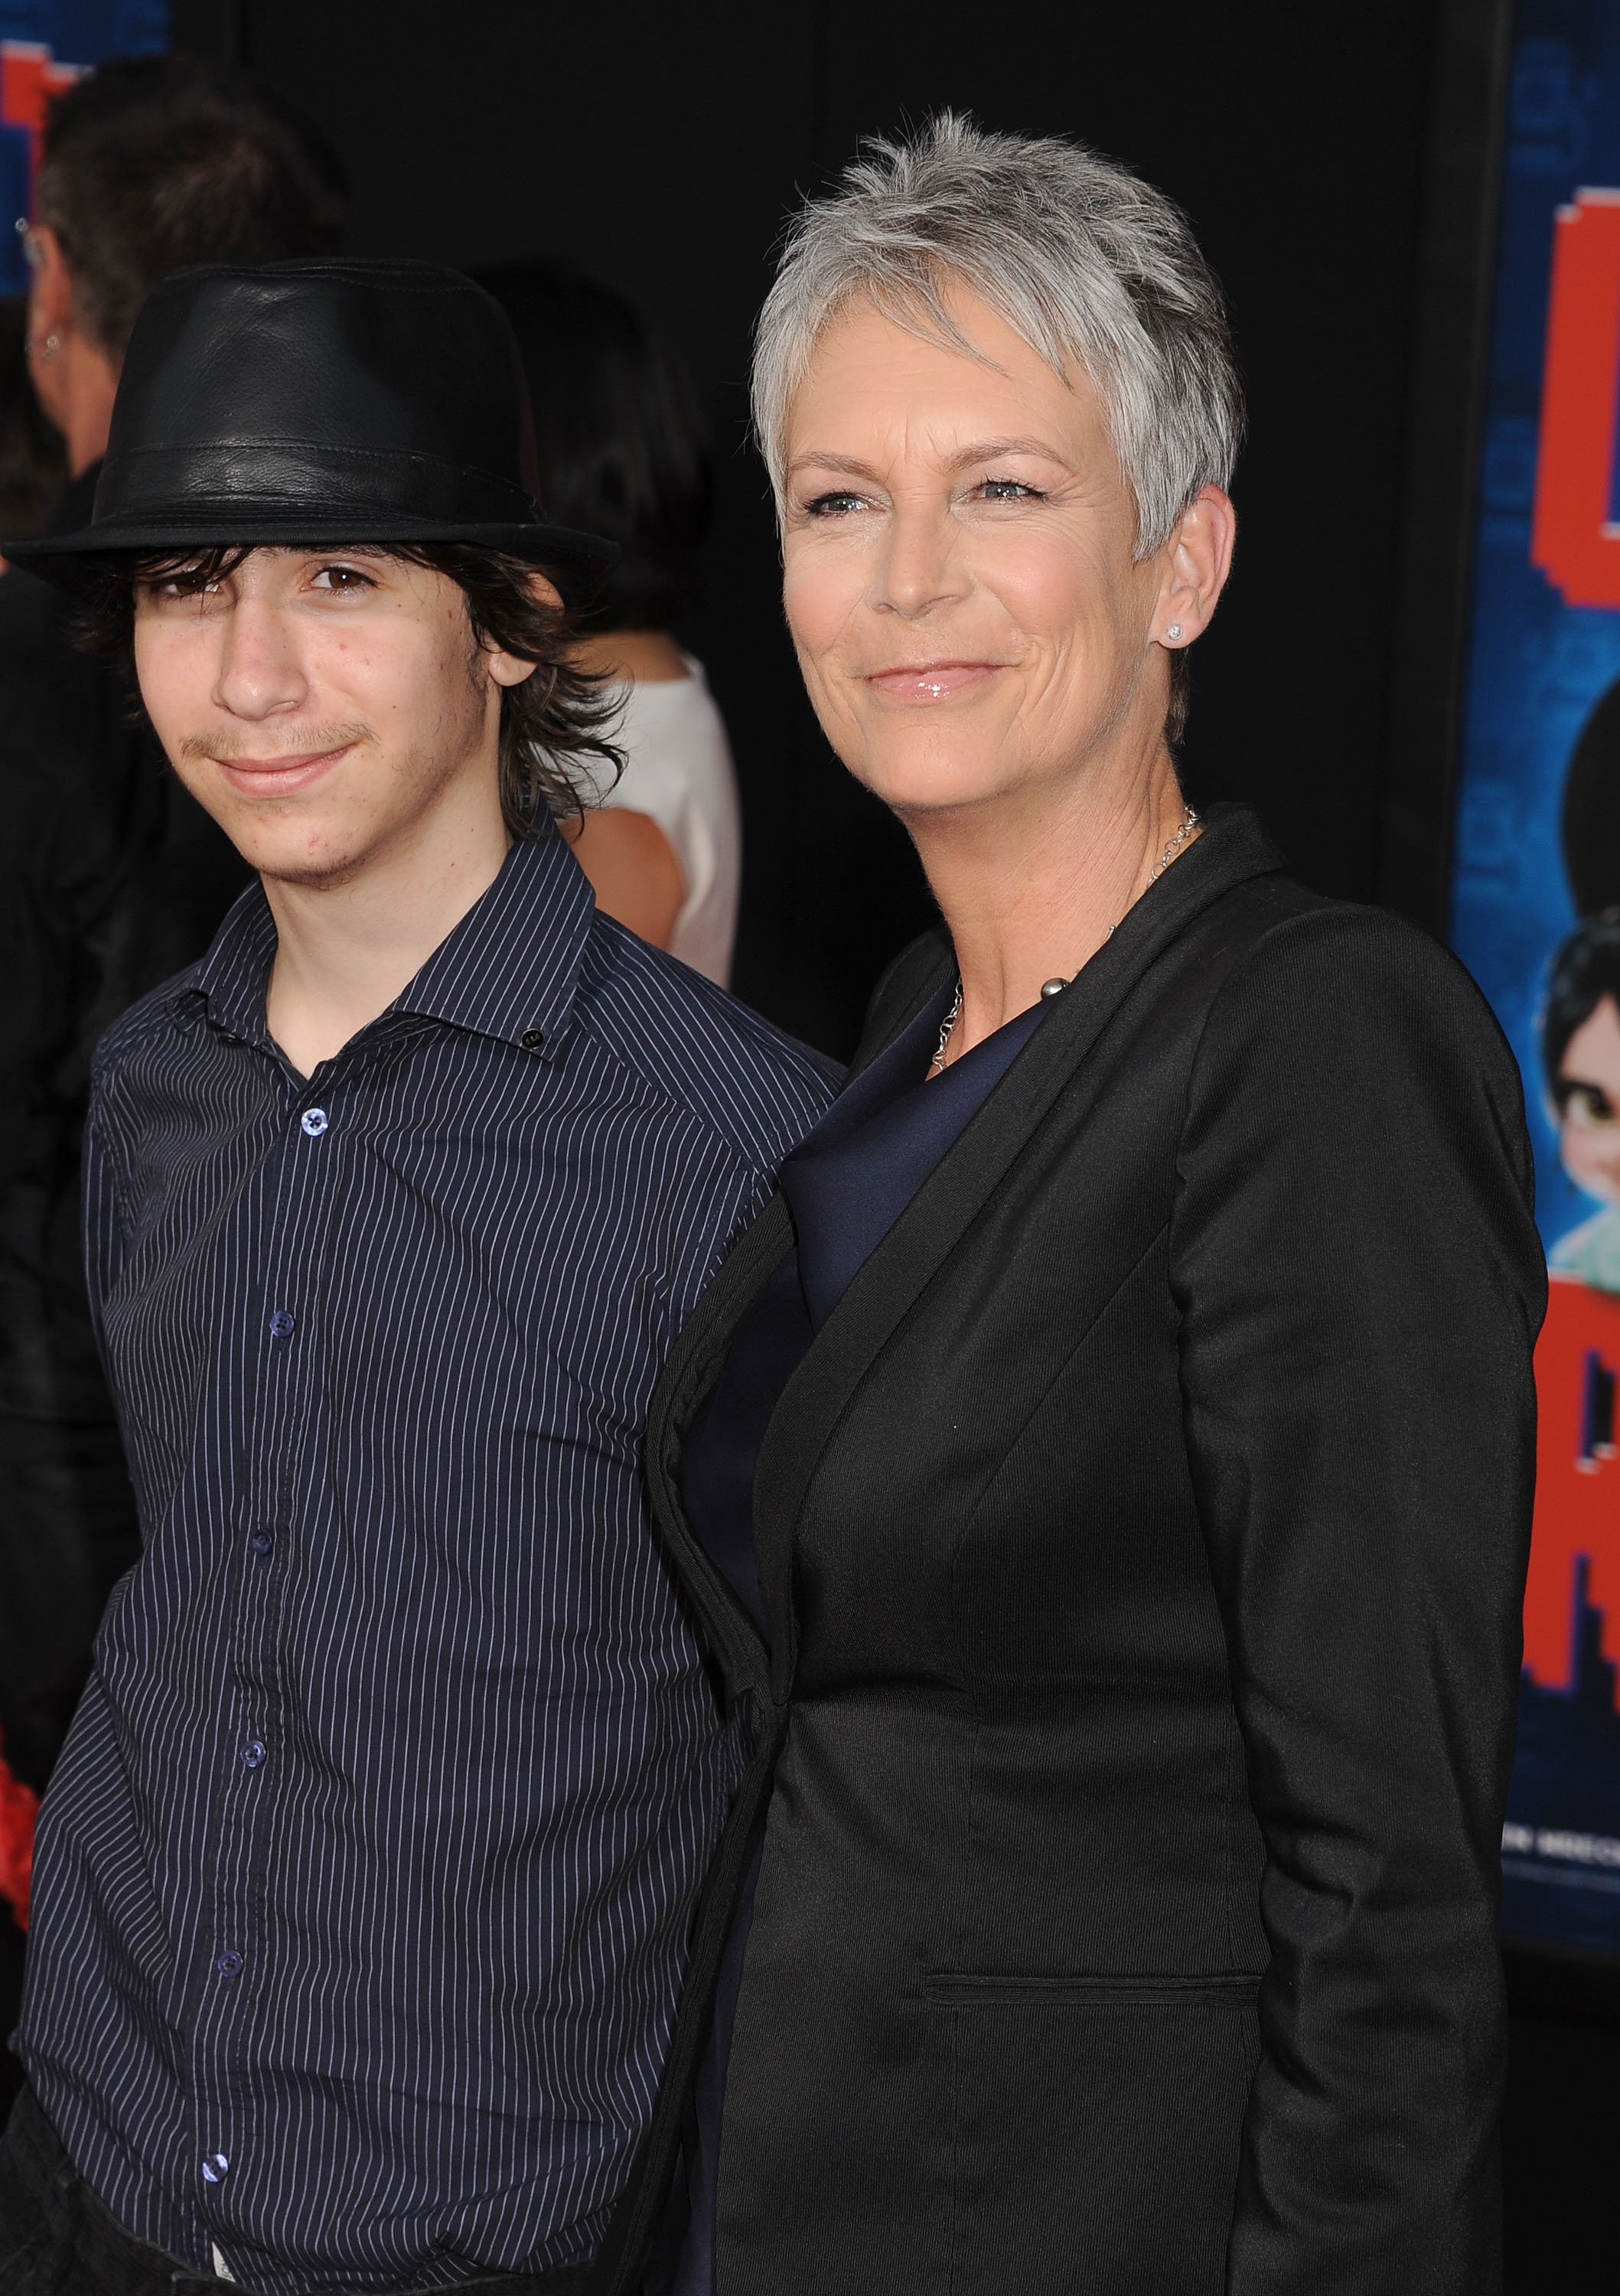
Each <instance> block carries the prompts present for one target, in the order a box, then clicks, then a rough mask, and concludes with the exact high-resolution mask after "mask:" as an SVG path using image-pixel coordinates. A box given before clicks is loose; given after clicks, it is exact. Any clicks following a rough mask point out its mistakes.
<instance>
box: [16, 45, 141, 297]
mask: <svg viewBox="0 0 1620 2296" xmlns="http://www.w3.org/2000/svg"><path fill="white" fill-rule="evenodd" d="M167 47H168V0H0V295H20V294H21V293H23V291H25V289H26V288H27V286H28V274H27V269H26V266H25V264H24V260H23V250H22V242H21V237H20V234H19V233H18V231H17V230H16V228H15V226H16V225H17V224H18V223H19V222H20V221H26V219H27V217H28V216H29V212H30V196H31V190H32V185H33V180H34V170H35V168H36V167H37V164H38V158H39V131H40V129H41V128H42V127H44V125H45V111H46V108H47V106H48V105H49V103H50V101H51V99H52V97H53V95H56V94H60V92H61V89H63V88H64V87H69V86H71V85H72V83H73V82H74V80H75V79H77V78H78V75H79V73H80V72H81V71H83V70H85V69H86V66H87V65H90V64H99V63H105V62H106V61H107V59H108V58H109V57H110V56H151V55H157V54H160V53H161V52H162V51H163V50H164V49H165V48H167Z"/></svg>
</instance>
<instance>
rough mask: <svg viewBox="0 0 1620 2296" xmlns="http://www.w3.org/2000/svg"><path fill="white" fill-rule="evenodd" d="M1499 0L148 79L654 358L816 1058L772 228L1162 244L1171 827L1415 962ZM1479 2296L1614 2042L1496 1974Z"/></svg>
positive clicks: (491, 25)
mask: <svg viewBox="0 0 1620 2296" xmlns="http://www.w3.org/2000/svg"><path fill="white" fill-rule="evenodd" d="M174 13H175V21H176V38H177V41H178V42H179V44H180V45H189V46H192V47H195V48H198V49H200V50H203V51H206V52H209V53H214V54H217V55H223V56H227V57H231V58H233V59H235V60H239V61H245V62H247V63H249V64H250V66H251V67H252V69H253V70H256V71H257V72H258V73H259V74H260V75H261V76H262V77H263V78H266V79H267V80H268V81H270V82H271V83H272V84H273V85H274V86H276V87H278V88H280V89H281V90H282V92H283V93H285V94H287V95H289V96H290V97H291V98H293V99H294V100H295V101H296V102H299V103H300V104H301V105H302V106H303V107H304V108H305V109H306V110H307V111H309V112H310V113H311V114H312V115H313V116H314V117H315V119H317V120H318V121H319V122H320V123H321V124H322V125H323V127H325V129H326V130H327V132H328V134H329V135H331V139H332V141H333V143H335V144H336V145H337V146H338V148H339V149H340V151H341V152H343V154H344V156H345V158H346V159H347V160H348V164H349V166H350V168H351V169H352V171H353V174H354V177H355V183H356V193H357V209H356V225H355V230H354V234H353V244H354V246H355V248H356V250H360V251H366V252H374V253H409V254H417V255H423V256H430V257H435V258H440V259H443V260H446V261H450V262H454V263H459V264H462V265H466V266H476V265H479V264H482V263H487V262H494V261H498V260H502V259H504V258H514V257H519V256H521V255H523V254H525V253H528V252H530V251H532V250H548V251H555V252H558V253H563V254H566V255H568V256H569V257H570V258H573V259H575V260H577V261H579V262H581V263H584V264H585V265H587V266H592V267H593V268H595V269H597V270H599V271H601V273H603V274H604V275H607V276H609V277H610V278H612V279H614V280H616V281H618V283H620V284H622V285H623V286H625V287H626V288H627V289H629V290H630V291H633V292H634V293H635V294H636V295H637V296H639V297H640V298H641V299H642V301H643V302H644V303H645V304H646V305H647V306H648V307H649V308H650V310H651V311H652V312H653V313H654V314H655V315H656V316H658V318H659V320H660V321H661V322H662V323H663V324H664V325H665V326H666V328H667V330H668V332H670V333H671V334H672V335H673V336H674V338H675V340H676V341H677V342H678V343H679V344H680V345H681V347H682V348H683V351H684V352H685V354H686V357H687V358H688V359H689V361H690V362H691V366H692V368H693V370H694V372H695V373H696V374H697V376H698V379H699V381H700V385H701V387H702V389H703V391H704V394H705V397H706V398H707V401H708V406H709V408H710V411H711V414H712V416H713V419H714V422H715V426H716V432H717V435H718V438H719V439H720V442H721V447H722V460H723V481H722V490H721V504H720V512H719V518H718V521H717V527H716V536H715V540H714V545H713V549H712V552H711V557H710V566H709V582H708V594H707V596H706V599H705V601H704V603H703V605H702V607H701V608H700V611H698V612H697V613H696V614H695V615H694V616H693V618H692V620H691V626H690V627H689V629H688V631H687V632H686V635H687V636H688V638H689V640H690V642H691V644H692V645H693V647H694V648H695V650H696V651H697V652H699V653H700V655H701V656H702V658H703V660H705V662H706V663H707V665H708V669H709V672H710V675H711V677H712V680H713V683H714V685H715V688H716V693H717V694H718V696H719V698H720V700H721V702H722V705H723V707H724V710H725V713H726V717H727V719H728V722H729V724H730V726H731V729H732V739H733V742H734V746H735V748H736V751H737V757H738V765H739V770H740V777H741V780H742V783H743V797H744V806H745V823H746V832H747V838H748V854H747V868H746V878H745V892H744V906H743V917H742V927H741V934H740V943H739V952H738V964H737V981H736V985H737V987H738V988H739V990H740V993H741V994H742V995H744V996H747V997H748V998H749V1001H750V1002H752V1003H754V1004H756V1005H758V1006H760V1007H761V1008H762V1009H763V1010H764V1011H765V1012H767V1013H770V1014H771V1015H772V1016H773V1018H775V1019H777V1020H779V1021H781V1022H782V1023H783V1024H784V1025H786V1026H788V1027H790V1028H791V1029H795V1030H797V1031H798V1033H800V1034H802V1035H805V1036H807V1037H812V1038H813V1039H814V1040H815V1041H817V1042H818V1043H820V1044H822V1045H823V1046H827V1047H828V1048H829V1049H830V1050H834V1051H838V1050H842V1049H843V1048H845V1047H846V1046H847V1045H848V1044H849V1042H850V1041H851V1038H852V1035H853V1032H854V1029H855V1026H856V1023H857V1021H858V1017H859V1013H860V1011H861V1007H862V1005H863V1000H864V997H865V995H866V991H867V989H868V988H869V986H870V984H871V980H872V978H873V976H874V975H875V973H876V972H877V970H878V969H879V967H880V964H881V963H882V962H883V960H884V959H885V957H886V956H887V955H888V954H889V952H890V951H891V950H892V949H893V948H895V947H897V946H898V945H899V944H900V943H901V942H902V941H903V940H904V939H905V938H906V937H907V936H908V935H909V934H910V933H911V932H912V931H914V930H915V929H916V927H917V925H918V923H919V922H920V920H921V919H922V918H923V917H925V916H926V915H927V914H928V903H927V895H926V890H925V889H924V888H923V886H922V885H921V883H920V878H919V874H918V872H917V869H916V866H915V864H914V861H913V860H912V856H911V853H910V849H909V847H908V845H907V844H906V841H905V840H904V838H903V837H902V836H901V835H900V834H898V832H896V830H895V828H894V826H893V824H891V823H889V822H888V820H887V819H886V818H885V817H884V816H882V815H881V813H880V810H879V808H876V807H875V806H874V805H873V804H872V803H871V801H870V800H869V799H866V798H865V797H864V796H863V794H862V793H861V792H860V791H857V790H856V789H855V787H854V786H853V785H852V784H851V783H849V781H848V780H847V776H845V775H843V773H842V772H841V769H840V768H839V767H838V766H837V765H836V763H835V762H834V761H833V760H832V759H831V758H830V756H829V754H828V752H827V750H826V749H825V746H824V744H823V743H822V741H821V739H820V736H819V734H818V733H817V731H816V729H815V726H814V722H813V721H812V720H811V718H810V717H809V714H808V711H807V709H806V706H805V703H804V701H803V698H802V696H801V694H800V693H799V690H798V682H797V678H796V676H795V673H794V668H793V664H792V660H791V657H790V652H789V649H788V646H787V644H786V641H785V639H784V637H783V635H782V632H781V622H780V617H779V613H778V609H777V603H776V594H775V576H776V561H775V545H774V538H773V531H772V526H771V520H770V515H769V512H768V507H767V504H766V501H765V487H764V480H763V477H762V474H761V472H760V471H759V468H758V465H757V462H756V461H755V459H754V458H753V456H752V455H751V453H750V452H749V450H748V448H747V447H746V444H745V439H744V389H745V373H746V365H747V355H748V339H749V323H750V320H751V317H752V315H753V312H754V310H755V308H756V307H757V303H758V300H759V298H760V296H761V294H762V292H763V290H764V286H765V280H766V278H767V275H768V268H769V250H770V247H771V243H772V241H773V237H774V235H775V234H776V232H777V230H778V228H779V226H780V224H781V217H782V216H783V213H784V211H785V210H786V209H787V207H788V206H789V205H790V202H791V201H792V200H793V199H794V197H795V195H796V193H798V192H800V191H804V190H808V189H812V188H814V187H815V186H817V185H819V184H822V183H824V182H825V181H826V180H827V179H828V177H829V176H830V174H831V173H833V172H834V171H835V170H836V168H838V167H839V164H840V163H841V162H842V161H843V160H845V159H846V158H847V156H848V154H849V153H850V152H851V150H852V149H853V147H854V145H855V141H856V139H857V137H858V136H859V135H862V134H863V133H867V132H871V131H881V130H883V129H886V128H892V127H895V126H896V125H898V124H900V123H902V122H903V121H904V120H905V119H917V118H919V117H920V116H922V115H924V114H926V113H927V112H928V111H930V110H932V109H933V108H935V107H937V106H938V105H941V104H945V103H950V104H955V105H959V106H962V107H965V108H968V109H970V110H971V111H974V112H975V113H976V114H977V116H978V118H980V119H983V120H984V121H986V123H987V124H990V125H993V126H998V127H1013V128H1019V129H1023V130H1027V131H1036V132H1040V131H1056V132H1060V133H1065V134H1078V135H1084V136H1085V137H1088V138H1089V139H1091V140H1092V141H1093V142H1094V143H1098V144H1100V146H1102V147H1103V148H1104V149H1106V150H1108V151H1109V152H1115V153H1117V154H1118V155H1119V156H1121V157H1123V158H1125V159H1126V160H1129V161H1131V162H1132V163H1133V165H1135V166H1137V167H1138V168H1141V170H1142V171H1143V172H1144V173H1145V174H1147V175H1148V176H1150V177H1151V178H1152V179H1153V180H1154V181H1156V182H1158V183H1159V184H1163V185H1164V186H1165V187H1166V189H1167V190H1169V191H1170V192H1171V193H1173V194H1174V196H1175V197H1176V198H1177V199H1179V200H1180V201H1182V204H1183V205H1184V206H1185V207H1186V209H1188V211H1189V213H1190V216H1191V217H1192V219H1193V222H1194V225H1195V226H1196V228H1197V229H1198V232H1199V236H1200V238H1201V240H1202V242H1203V243H1204V245H1205V247H1206V249H1207V251H1208V253H1209V255H1210V256H1211V258H1212V259H1213V261H1214V262H1215V266H1216V268H1217V269H1218V270H1219V272H1220V274H1221V275H1222V277H1223V280H1224V282H1225V283H1226V286H1227V289H1228V291H1229V294H1230V296H1231V302H1232V307H1233V311H1234V316H1235V318H1236V323H1237V330H1238V335H1239V340H1240V348H1241V350H1242V353H1243V357H1244V360H1245V364H1246V366H1247V369H1248V381H1249V389H1250V401H1251V437H1250V443H1249V446H1248V450H1247V452H1246V454H1245V455H1244V457H1243V461H1242V463H1241V465H1240V471H1239V476H1238V480H1237V485H1236V488H1235V492H1236V496H1237V501H1238V507H1239V512H1240V544H1239V554H1238V564H1237V571H1236V574H1235V576H1234V579H1233V582H1232V586H1231V591H1230V593H1229V594H1228V598H1227V600H1226V602H1225V603H1224V604H1223V608H1222V611H1221V615H1220V617H1219V619H1218V621H1217V623H1216V625H1215V629H1214V631H1213V632H1212V633H1211V635H1210V636H1209V637H1208V638H1207V639H1206V640H1205V641H1204V642H1203V643H1202V644H1200V646H1199V649H1198V655H1197V659H1196V661H1195V683H1194V709H1193V716H1192V720H1191V724H1190V730H1189V735H1188V740H1187V744H1186V751H1185V764H1186V768H1187V774H1188V778H1189V782H1190V787H1191V790H1192V791H1193V794H1194V795H1195V797H1199V798H1202V799H1211V798H1215V797H1243V798H1248V799H1252V800H1253V801H1255V802H1256V804H1258V806H1259V807H1260V808H1261V810H1262V812H1263V814H1264V817H1265V819H1266V821H1267V823H1268V824H1269V826H1270V827H1271V829H1272V832H1273V834H1274V835H1276V836H1277V837H1278V839H1279V840H1280V842H1281V843H1282V844H1283V846H1284V847H1285V849H1287V850H1288V851H1289V853H1290V855H1291V856H1292V857H1293V859H1294V861H1295V864H1296V865H1297V868H1298V869H1299V870H1300V872H1301V873H1303V874H1304V875H1305V877H1306V878H1308V879H1309V880H1310V881H1312V882H1313V883H1314V884H1316V885H1318V886H1320V887H1321V888H1322V889H1323V890H1329V891H1331V892H1335V893H1340V894H1345V895H1348V896H1351V897H1353V898H1376V897H1377V896H1378V895H1379V893H1380V892H1382V893H1384V894H1385V895H1386V896H1387V897H1388V898H1395V899H1396V900H1398V901H1399V902H1400V904H1401V905H1402V906H1405V907H1407V908H1408V909H1410V910H1411V911H1412V912H1413V913H1414V914H1419V915H1420V916H1423V917H1425V918H1426V919H1427V921H1428V922H1434V923H1438V922H1440V896H1439V892H1438V887H1439V884H1440V881H1441V877H1442V874H1443V868H1444V827H1445V823H1444V811H1445V781H1446V767H1447V759H1446V757H1445V737H1446V730H1447V722H1448V713H1449V709H1450V707H1451V703H1452V698H1453V692H1454V678H1453V673H1454V668H1455V661H1454V656H1455V648H1456V640H1457V630H1458V625H1459V610H1460V599H1461V596H1462V582H1463V577H1464V573H1465V568H1464V566H1463V562H1462V552H1461V543H1462V521H1461V515H1460V513H1461V507H1462V502H1463V496H1464V494H1465V492H1466V488H1467V485H1468V483H1469V475H1470V473H1469V422H1470V416H1469V359H1470V356H1471V353H1472V350H1473V347H1474V344H1475V341H1476V340H1477V331H1478V326H1479V324H1480V320H1481V317H1482V309H1481V306H1480V303H1479V299H1478V296H1477V285H1478V276H1479V266H1480V262H1481V258H1482V256H1484V255H1485V254H1486V253H1488V239H1489V215H1488V209H1487V208H1486V206H1485V203H1484V194H1485V185H1486V184H1487V181H1488V165H1487V162H1488V149H1487V147H1488V143H1489V137H1488V134H1487V132H1486V130H1487V126H1488V122H1487V121H1486V119H1485V116H1484V114H1485V111H1486V110H1487V109H1488V104H1489V101H1490V97H1491V94H1492V88H1491V77H1492V70H1493V61H1494V59H1493V49H1492V41H1491V37H1490V33H1491V28H1492V26H1493V23H1497V24H1499V23H1500V21H1501V18H1502V15H1503V7H1502V0H1356V4H1355V6H1354V8H1338V9H1317V8H1307V7H1302V6H1300V5H1299V4H1298V0H1227V4H1215V5H1210V4H1208V0H1203V4H1188V0H1158V4H1153V5H1147V4H1143V0H1132V4H1123V5H1122V4H1114V5H1110V6H1107V7H1105V6H1102V5H1100V4H1096V0H1020V4H1019V5H1018V6H1017V7H1016V8H1005V7H1001V6H998V5H997V4H996V0H977V4H973V5H970V4H968V0H932V4H930V5H929V6H927V7H923V6H920V5H918V4H917V0H798V5H797V6H796V7H794V8H792V9H791V10H787V9H782V8H780V7H778V8H774V9H762V8H759V7H757V6H745V5H743V4H741V0H706V4H705V5H703V6H702V7H700V8H698V9H691V8H687V9H676V8H675V7H673V6H671V5H669V4H668V0H661V4H659V0H617V4H613V5H610V6H603V5H601V4H600V0H599V4H597V5H595V6H592V5H591V4H589V0H585V4H576V5H575V6H574V7H573V8H571V9H569V10H568V11H564V10H563V9H561V8H560V7H557V6H553V5H548V4H545V0H463V4H462V5H460V6H454V5H449V4H446V0H175V9H174ZM1518 1993H1519V2000H1518V2013H1517V2014H1516V2017H1515V2021H1514V2061H1513V2075H1512V2081H1511V2086H1510V2095H1509V2109H1508V2124H1507V2136H1508V2182H1507V2196H1508V2213H1509V2255H1510V2286H1511V2288H1512V2289H1513V2290H1514V2291H1515V2292H1516V2296H1563V2292H1575V2291H1577V2290H1583V2289H1586V2288H1595V2287H1597V2286H1599V2285H1600V2284H1608V2277H1605V2278H1602V2279H1600V2274H1602V2275H1606V2276H1612V2270H1613V2255H1614V2242H1613V2235H1612V2231H1611V2228H1610V2224H1609V2221H1608V2185H1609V2181H1610V2178H1609V2173H1608V2164H1609V2162H1610V2161H1612V2159H1613V2157H1614V2151H1615V2146H1616V2140H1617V2139H1620V2033H1617V2031H1616V2029H1615V2028H1614V2027H1612V2026H1610V2027H1608V2028H1607V2029H1606V2028H1605V2027H1603V2026H1602V2025H1600V2024H1593V2023H1591V2022H1589V2021H1588V2022H1583V2019H1585V2020H1590V2018H1591V2013H1592V2011H1593V2008H1594V2005H1595V2000H1596V1997H1595V1996H1594V1995H1593V1993H1592V1991H1591V1988H1590V1987H1586V1986H1583V1984H1582V1983H1581V1982H1580V1981H1578V1979H1576V1980H1573V1981H1567V1982H1566V1983H1564V1984H1563V1986H1562V1987H1561V1988H1560V1986H1559V1983H1558V1982H1557V1981H1550V1980H1549V1978H1548V1976H1547V1973H1546V1972H1542V1976H1541V1978H1540V1980H1527V1979H1526V1975H1525V1973H1524V1972H1519V1974H1518Z"/></svg>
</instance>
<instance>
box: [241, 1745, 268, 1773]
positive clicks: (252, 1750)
mask: <svg viewBox="0 0 1620 2296" xmlns="http://www.w3.org/2000/svg"><path fill="white" fill-rule="evenodd" d="M236 1759H237V1760H238V1761H239V1762H240V1763H241V1766H242V1767H243V1769H244V1770H256V1769H258V1766H259V1764H260V1763H261V1762H262V1761H263V1760H264V1759H265V1742H264V1740H263V1739H262V1738H250V1739H249V1741H248V1743H247V1744H246V1745H245V1746H242V1747H240V1748H239V1749H238V1751H237V1756H236Z"/></svg>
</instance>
